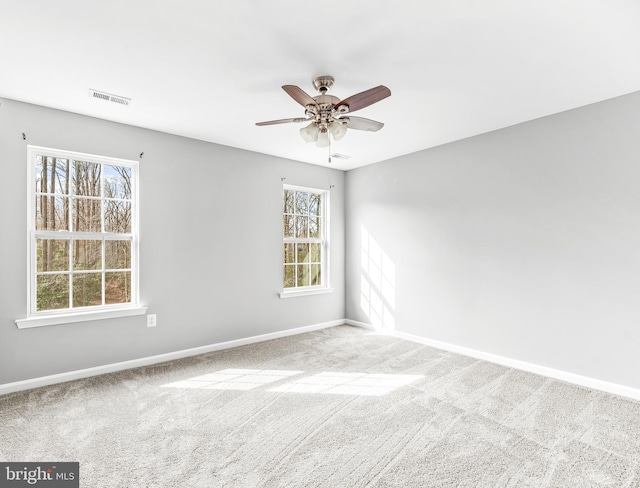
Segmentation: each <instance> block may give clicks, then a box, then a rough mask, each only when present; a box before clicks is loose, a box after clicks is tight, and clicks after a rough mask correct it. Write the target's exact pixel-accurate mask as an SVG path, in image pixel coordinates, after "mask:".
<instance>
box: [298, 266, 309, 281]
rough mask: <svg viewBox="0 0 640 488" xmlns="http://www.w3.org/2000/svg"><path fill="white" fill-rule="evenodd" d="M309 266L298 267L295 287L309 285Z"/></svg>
mask: <svg viewBox="0 0 640 488" xmlns="http://www.w3.org/2000/svg"><path fill="white" fill-rule="evenodd" d="M310 278H311V266H309V265H308V264H299V265H298V284H297V286H309V285H310V284H311V280H310Z"/></svg>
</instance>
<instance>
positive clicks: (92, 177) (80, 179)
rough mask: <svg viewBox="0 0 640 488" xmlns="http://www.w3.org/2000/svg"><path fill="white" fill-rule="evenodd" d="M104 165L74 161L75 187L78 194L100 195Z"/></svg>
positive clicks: (87, 195) (86, 195)
mask: <svg viewBox="0 0 640 488" xmlns="http://www.w3.org/2000/svg"><path fill="white" fill-rule="evenodd" d="M101 170H102V165H101V164H98V163H88V162H84V161H74V162H73V187H74V188H75V194H76V195H82V196H85V197H99V196H101V192H100V173H101Z"/></svg>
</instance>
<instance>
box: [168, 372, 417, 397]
mask: <svg viewBox="0 0 640 488" xmlns="http://www.w3.org/2000/svg"><path fill="white" fill-rule="evenodd" d="M303 373H305V371H289V370H280V369H279V370H274V369H223V370H221V371H217V372H215V373H209V374H204V375H200V376H195V377H193V378H188V379H186V380H181V381H175V382H173V383H167V384H166V385H162V387H163V388H185V389H194V388H197V389H205V390H253V389H255V388H258V387H261V386H265V385H268V384H271V383H275V382H277V381H283V380H287V379H289V378H291V377H292V376H296V375H301V374H303ZM421 378H424V376H422V375H415V374H371V373H340V372H335V371H327V372H322V373H316V374H310V375H307V376H304V377H302V378H299V379H297V380H294V381H288V382H286V383H283V384H282V385H280V386H276V387H275V388H270V389H269V390H267V391H270V392H278V393H322V394H330V395H364V396H382V395H386V394H387V393H391V392H392V391H393V390H396V389H398V388H400V387H402V386H406V385H409V384H411V383H413V382H414V381H417V380H419V379H421Z"/></svg>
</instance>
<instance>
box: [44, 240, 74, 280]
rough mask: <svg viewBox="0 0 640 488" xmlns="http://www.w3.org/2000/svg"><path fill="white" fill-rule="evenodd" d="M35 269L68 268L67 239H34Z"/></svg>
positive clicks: (63, 269)
mask: <svg viewBox="0 0 640 488" xmlns="http://www.w3.org/2000/svg"><path fill="white" fill-rule="evenodd" d="M36 270H37V271H39V272H42V271H68V270H69V240H67V239H37V240H36Z"/></svg>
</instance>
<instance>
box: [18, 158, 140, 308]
mask: <svg viewBox="0 0 640 488" xmlns="http://www.w3.org/2000/svg"><path fill="white" fill-rule="evenodd" d="M28 158H29V184H30V192H29V193H30V195H29V213H30V229H29V254H30V256H29V279H30V288H29V292H30V293H29V299H30V303H29V316H30V317H34V316H36V317H37V316H42V315H51V314H70V313H74V312H87V311H102V310H113V309H119V308H127V307H133V306H136V305H137V302H138V290H137V261H138V259H137V248H138V242H137V218H136V216H137V201H136V188H137V174H138V167H137V164H138V163H137V161H124V160H117V159H113V158H106V157H100V156H90V155H86V154H79V153H72V152H68V151H60V150H54V149H47V148H41V147H34V146H29V148H28Z"/></svg>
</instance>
